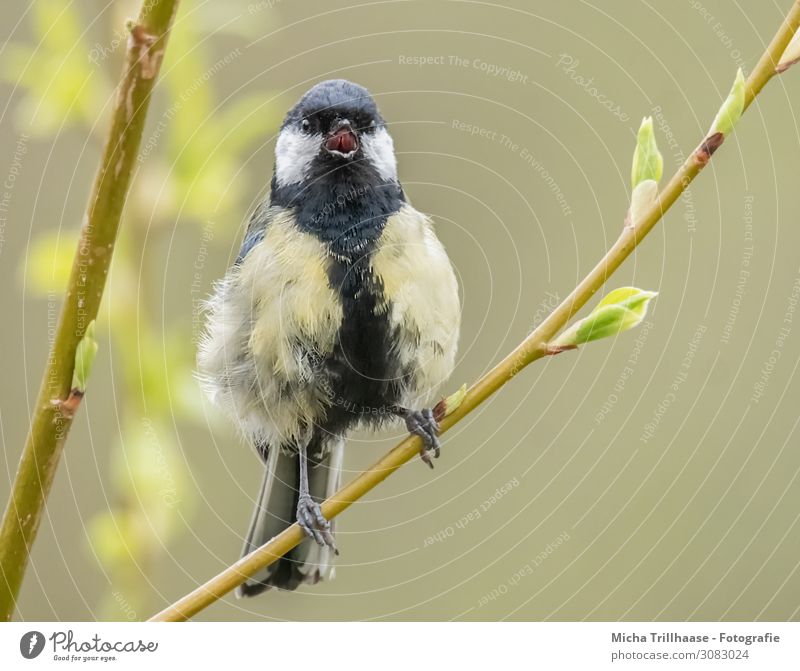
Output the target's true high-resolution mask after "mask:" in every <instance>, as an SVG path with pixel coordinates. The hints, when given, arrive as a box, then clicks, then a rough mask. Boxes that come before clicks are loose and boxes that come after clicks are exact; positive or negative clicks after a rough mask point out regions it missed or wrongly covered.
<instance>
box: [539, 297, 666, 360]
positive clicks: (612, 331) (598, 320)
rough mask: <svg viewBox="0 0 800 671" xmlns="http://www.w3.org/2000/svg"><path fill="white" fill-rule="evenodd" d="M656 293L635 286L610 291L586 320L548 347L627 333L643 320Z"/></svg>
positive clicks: (580, 343) (561, 346)
mask: <svg viewBox="0 0 800 671" xmlns="http://www.w3.org/2000/svg"><path fill="white" fill-rule="evenodd" d="M657 295H658V294H657V293H656V292H655V291H643V290H642V289H637V288H636V287H621V288H619V289H614V291H612V292H610V293H609V294H608V295H607V296H606V297H605V298H604V299H603V300H602V301H600V303H598V305H597V307H596V308H595V309H594V310H592V312H591V313H590V314H589V316H588V317H586V318H585V319H581V320H580V321H577V322H575V323H574V324H573V325H572V326H570V327H569V328H568V329H567V330H566V331H564V333H562V334H561V335H560V336H559V337H558V338H556V340H554V341H553V342H552V343H550V346H551V347H552V348H554V349H556V350H558V349H569V348H572V347H576V346H577V345H583V344H584V343H587V342H591V341H592V340H600V338H608V337H609V336H613V335H617V334H618V333H622V332H623V331H628V330H630V329H632V328H634V327H635V326H638V325H639V323H640V322H641V321H642V320H643V319H644V317H645V315H646V314H647V305H648V303H649V302H650V300H651V299H653V298H655V297H656V296H657Z"/></svg>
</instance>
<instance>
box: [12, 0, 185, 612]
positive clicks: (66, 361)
mask: <svg viewBox="0 0 800 671" xmlns="http://www.w3.org/2000/svg"><path fill="white" fill-rule="evenodd" d="M177 7H178V0H145V2H144V4H143V5H142V9H141V11H140V13H139V18H138V20H137V21H136V22H130V23H129V25H128V30H129V32H130V34H129V37H128V48H127V56H126V62H125V66H124V69H123V74H122V78H121V80H120V83H119V86H118V88H117V93H116V95H117V98H116V101H115V105H114V112H113V117H112V123H111V128H110V130H109V134H108V139H107V140H106V145H105V150H104V152H103V158H102V162H101V164H100V166H99V168H98V171H97V175H96V177H95V181H94V185H93V188H92V193H91V195H90V197H89V204H88V207H87V213H86V217H85V219H84V223H83V226H82V228H81V234H80V240H79V241H78V247H77V249H76V251H75V257H74V259H73V262H72V271H71V273H70V278H69V284H68V286H67V291H66V295H65V297H64V304H63V306H62V308H61V314H60V316H59V322H58V328H57V331H56V336H55V341H54V343H53V345H52V348H51V351H50V355H49V357H48V362H47V367H46V370H45V373H44V376H43V378H42V383H41V386H40V388H39V394H38V397H37V399H36V405H35V406H34V415H33V417H32V419H31V426H30V432H29V434H28V439H27V441H26V443H25V448H24V451H23V453H22V458H21V460H20V464H19V468H18V470H17V474H16V477H15V479H14V484H13V487H12V490H11V494H10V496H9V500H8V504H7V506H6V510H5V513H4V515H3V521H2V527H0V620H2V621H6V620H9V619H11V616H12V615H13V613H14V609H15V606H16V601H17V595H18V594H19V589H20V585H21V584H22V578H23V576H24V574H25V569H26V568H27V565H28V557H29V554H30V549H31V546H32V544H33V542H34V540H35V538H36V532H37V531H38V529H39V523H40V521H41V517H42V512H43V511H44V507H45V502H46V501H47V496H48V494H49V493H50V488H51V486H52V483H53V477H54V475H55V472H56V468H57V467H58V462H59V458H60V457H61V450H62V448H63V447H64V443H65V441H66V437H67V433H68V432H69V428H70V425H71V424H72V418H73V416H74V413H75V410H76V409H77V406H78V404H79V403H80V398H81V397H82V390H80V391H81V393H79V394H76V393H74V391H73V390H72V388H71V386H72V384H71V383H72V377H73V367H74V362H75V351H76V348H77V346H78V343H79V342H80V340H81V339H82V338H83V335H84V332H85V331H86V328H87V327H88V326H89V324H90V323H91V322H92V321H93V320H94V318H95V317H96V316H97V311H98V309H99V307H100V300H101V298H102V295H103V289H104V288H105V283H106V277H107V276H108V269H109V266H110V264H111V257H112V254H113V252H114V243H115V241H116V238H117V231H118V229H119V222H120V217H121V215H122V208H123V206H124V204H125V199H126V197H127V194H128V187H129V185H130V181H131V174H132V172H133V166H134V162H135V160H136V155H137V152H138V151H139V143H140V141H141V137H142V130H143V128H144V122H145V116H146V114H147V108H148V105H149V103H150V92H151V91H152V89H153V85H154V83H155V79H156V75H157V74H158V71H159V68H160V66H161V61H162V59H163V56H164V49H165V48H166V44H167V36H168V33H169V30H170V27H171V26H172V22H173V20H174V18H175V13H176V10H177Z"/></svg>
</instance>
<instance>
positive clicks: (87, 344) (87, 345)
mask: <svg viewBox="0 0 800 671" xmlns="http://www.w3.org/2000/svg"><path fill="white" fill-rule="evenodd" d="M96 355H97V340H95V337H94V320H92V321H91V322H89V325H88V326H87V327H86V332H85V333H84V334H83V338H81V341H80V342H79V343H78V347H77V349H76V350H75V369H74V371H73V373H72V388H73V389H77V390H78V391H79V392H80V393H84V392H85V391H86V380H87V379H88V378H89V374H90V373H91V372H92V364H93V363H94V358H95V356H96Z"/></svg>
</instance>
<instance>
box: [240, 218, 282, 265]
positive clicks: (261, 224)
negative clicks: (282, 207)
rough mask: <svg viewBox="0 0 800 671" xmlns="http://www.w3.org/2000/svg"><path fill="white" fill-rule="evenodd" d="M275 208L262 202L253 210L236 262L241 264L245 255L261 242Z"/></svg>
mask: <svg viewBox="0 0 800 671" xmlns="http://www.w3.org/2000/svg"><path fill="white" fill-rule="evenodd" d="M273 213H274V208H270V207H269V205H268V204H267V203H261V204H260V205H259V206H258V207H257V208H256V209H255V212H253V216H251V217H250V223H249V224H248V225H247V231H246V232H245V234H244V239H243V240H242V246H241V248H240V249H239V255H238V256H237V257H236V264H235V265H237V266H238V265H239V264H240V263H241V262H242V261H244V257H245V256H247V254H248V253H249V252H250V250H251V249H253V247H255V246H256V245H257V244H258V243H259V242H261V241H262V240H263V239H264V233H265V232H266V230H267V226H268V225H269V222H270V219H272V216H273Z"/></svg>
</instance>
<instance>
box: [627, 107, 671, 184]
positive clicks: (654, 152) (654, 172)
mask: <svg viewBox="0 0 800 671" xmlns="http://www.w3.org/2000/svg"><path fill="white" fill-rule="evenodd" d="M663 170H664V159H663V157H662V156H661V152H660V151H658V144H657V143H656V135H655V133H654V132H653V117H649V116H648V117H645V118H644V119H642V125H641V126H639V134H638V136H637V138H636V149H635V150H634V152H633V166H632V168H631V188H633V189H635V188H636V185H637V184H639V182H643V181H644V180H646V179H652V180H655V181H656V182H658V181H659V180H660V179H661V174H662V172H663Z"/></svg>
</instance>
